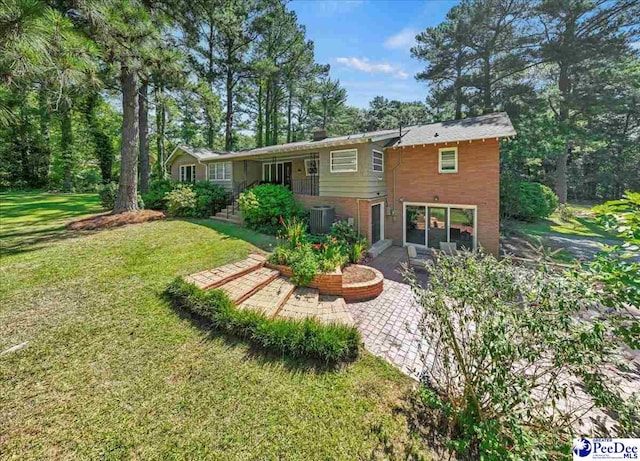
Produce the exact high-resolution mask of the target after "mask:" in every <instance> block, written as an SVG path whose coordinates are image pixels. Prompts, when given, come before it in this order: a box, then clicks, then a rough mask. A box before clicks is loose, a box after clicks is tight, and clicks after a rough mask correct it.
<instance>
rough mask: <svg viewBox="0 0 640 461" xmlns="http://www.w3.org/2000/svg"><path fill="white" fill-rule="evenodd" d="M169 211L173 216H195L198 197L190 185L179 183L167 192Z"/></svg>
mask: <svg viewBox="0 0 640 461" xmlns="http://www.w3.org/2000/svg"><path fill="white" fill-rule="evenodd" d="M165 199H166V201H167V212H168V213H169V214H170V215H172V216H193V214H194V212H195V210H196V207H197V206H198V199H197V196H196V193H195V192H194V191H193V189H191V186H190V185H185V184H178V185H177V186H176V188H175V189H173V190H171V191H169V192H167V193H166V194H165Z"/></svg>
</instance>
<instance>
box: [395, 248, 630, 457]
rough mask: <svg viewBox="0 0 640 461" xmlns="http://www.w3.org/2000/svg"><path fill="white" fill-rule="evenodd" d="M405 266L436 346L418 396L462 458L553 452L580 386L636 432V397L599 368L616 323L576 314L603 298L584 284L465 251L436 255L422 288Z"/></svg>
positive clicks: (609, 356)
mask: <svg viewBox="0 0 640 461" xmlns="http://www.w3.org/2000/svg"><path fill="white" fill-rule="evenodd" d="M406 275H407V276H408V278H409V280H410V282H411V285H412V290H413V293H414V296H415V299H416V300H417V301H418V303H419V304H420V305H421V306H422V321H421V325H420V332H421V336H422V338H423V340H424V342H425V344H432V345H438V346H437V347H438V349H437V351H436V353H435V355H434V356H433V358H432V359H431V360H432V363H430V364H429V366H427V367H425V375H424V377H423V383H424V385H425V386H426V387H429V388H431V389H432V391H433V392H423V400H425V401H426V403H427V404H428V405H430V406H438V407H440V408H442V409H443V411H444V412H445V414H446V417H447V419H448V423H445V424H443V426H446V427H449V428H452V429H453V431H450V433H453V434H454V437H455V438H457V440H455V441H454V442H453V444H452V445H453V446H454V447H455V448H456V449H457V450H458V451H462V452H464V454H465V455H466V456H463V458H465V459H466V458H467V457H468V458H470V459H500V460H502V459H555V458H556V453H557V451H556V450H558V449H559V448H560V449H567V447H559V446H558V445H562V444H567V442H568V441H569V440H571V434H572V433H574V432H573V431H574V430H575V427H574V426H573V425H574V424H575V422H576V420H577V419H578V418H580V417H582V416H583V414H582V412H583V411H584V410H585V408H584V407H583V406H582V404H580V405H578V406H576V403H577V402H584V401H585V400H586V399H585V397H584V395H582V392H587V393H589V394H590V396H591V397H592V398H593V401H594V403H595V404H596V405H597V406H600V407H603V408H606V409H607V410H608V411H607V413H609V414H616V415H618V421H617V422H618V423H619V424H620V427H619V428H617V429H616V430H615V432H616V433H618V434H621V435H620V436H622V434H626V436H630V435H631V434H637V433H638V427H639V426H638V424H637V423H638V419H637V418H638V415H637V406H636V407H635V416H634V415H633V408H634V401H633V399H628V400H629V401H628V402H625V401H624V400H623V399H622V398H621V396H622V395H624V394H621V393H620V392H621V389H620V387H619V386H618V384H617V383H616V382H615V380H616V379H617V377H614V376H611V375H608V374H607V373H603V372H602V370H603V369H604V368H606V367H608V366H611V365H613V364H616V363H617V359H616V350H618V347H619V343H618V340H617V339H616V338H615V335H614V332H615V329H614V328H615V323H613V322H612V319H611V318H607V317H605V316H601V317H597V318H596V317H592V318H590V320H589V321H584V320H581V319H584V318H586V317H585V314H586V313H587V312H589V310H590V309H591V308H594V307H596V308H597V306H598V304H599V302H600V300H599V299H597V298H595V297H593V296H592V294H591V290H589V288H588V286H587V285H585V284H583V283H581V282H580V281H579V280H576V279H574V278H572V277H567V275H565V274H562V275H561V274H554V273H551V272H550V271H549V270H548V268H545V267H536V268H535V269H527V268H523V267H518V266H514V265H513V264H512V263H511V262H510V260H509V259H503V260H500V261H498V260H496V259H495V258H494V257H492V256H486V255H483V254H476V253H469V252H460V253H459V254H457V255H452V256H448V257H446V258H441V259H439V260H438V264H437V265H436V266H435V267H434V268H432V269H431V270H430V275H429V288H428V289H425V288H424V287H423V286H421V285H420V284H419V283H418V282H416V280H415V278H414V277H413V276H412V274H411V273H407V274H406ZM434 350H435V349H434ZM452 377H455V379H452ZM434 392H435V393H436V394H437V396H434ZM636 405H637V404H636ZM613 436H615V435H613ZM565 453H566V454H568V453H569V451H568V449H567V451H566V452H565Z"/></svg>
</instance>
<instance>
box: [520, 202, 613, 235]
mask: <svg viewBox="0 0 640 461" xmlns="http://www.w3.org/2000/svg"><path fill="white" fill-rule="evenodd" d="M567 207H568V208H569V209H570V210H571V211H572V212H573V214H574V215H575V218H571V219H568V220H563V219H562V218H561V217H560V214H559V213H558V212H557V211H556V212H554V213H553V214H552V215H551V216H550V217H549V218H548V219H541V220H539V221H537V222H534V223H518V230H519V231H521V232H523V233H525V234H527V235H532V236H544V235H546V234H549V233H556V234H563V235H565V236H568V237H572V236H573V237H593V238H603V239H615V238H616V236H615V235H614V234H611V233H609V232H607V231H606V230H605V229H604V228H603V227H602V226H600V225H599V224H598V221H597V219H596V217H595V216H594V214H593V212H592V211H591V207H589V206H586V205H575V204H573V205H567Z"/></svg>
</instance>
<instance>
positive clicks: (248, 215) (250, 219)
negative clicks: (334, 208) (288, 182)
mask: <svg viewBox="0 0 640 461" xmlns="http://www.w3.org/2000/svg"><path fill="white" fill-rule="evenodd" d="M238 203H239V205H240V212H241V213H242V217H243V219H244V222H245V224H246V225H247V227H249V228H251V229H253V230H256V231H258V232H263V233H266V234H271V235H276V234H277V233H278V231H279V230H280V226H281V225H280V218H283V219H290V218H292V217H293V216H297V217H301V216H304V210H303V209H302V207H301V206H300V205H299V204H298V203H297V202H296V201H295V200H294V197H293V192H291V191H290V190H289V189H287V188H286V187H284V186H279V185H275V184H261V185H259V186H256V187H254V188H253V189H249V190H247V191H245V192H243V193H242V194H241V195H240V198H239V199H238Z"/></svg>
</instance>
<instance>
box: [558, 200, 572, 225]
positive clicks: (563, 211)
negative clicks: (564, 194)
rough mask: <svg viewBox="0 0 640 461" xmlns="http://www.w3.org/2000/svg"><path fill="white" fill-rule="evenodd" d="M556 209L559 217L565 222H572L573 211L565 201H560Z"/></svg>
mask: <svg viewBox="0 0 640 461" xmlns="http://www.w3.org/2000/svg"><path fill="white" fill-rule="evenodd" d="M556 211H557V212H558V216H560V219H561V220H562V221H564V222H566V223H568V222H572V221H573V220H575V219H576V213H575V211H574V210H573V209H572V208H571V207H570V206H569V205H567V204H566V203H561V204H560V205H558V207H557V208H556Z"/></svg>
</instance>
